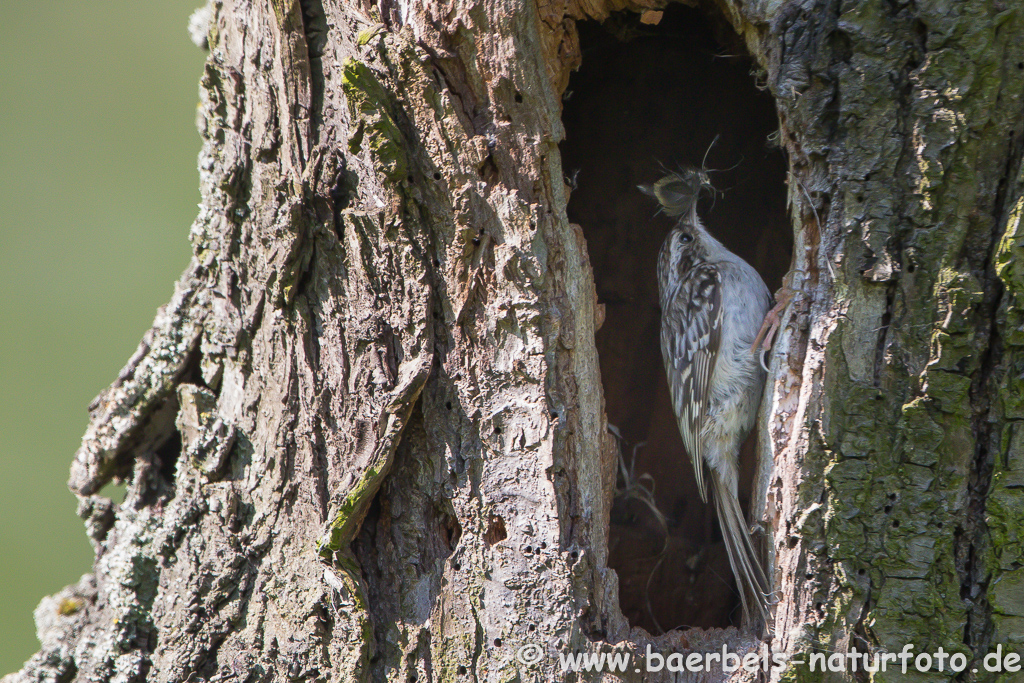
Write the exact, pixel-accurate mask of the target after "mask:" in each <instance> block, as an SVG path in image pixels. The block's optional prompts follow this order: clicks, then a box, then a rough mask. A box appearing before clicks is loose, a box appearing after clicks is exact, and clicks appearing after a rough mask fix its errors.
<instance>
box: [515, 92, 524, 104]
mask: <svg viewBox="0 0 1024 683" xmlns="http://www.w3.org/2000/svg"><path fill="white" fill-rule="evenodd" d="M515 99H516V103H517V104H522V103H523V94H522V93H520V92H517V93H516V95H515Z"/></svg>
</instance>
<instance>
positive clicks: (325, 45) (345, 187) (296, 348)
mask: <svg viewBox="0 0 1024 683" xmlns="http://www.w3.org/2000/svg"><path fill="white" fill-rule="evenodd" d="M660 6H661V5H660V4H659V3H653V2H652V3H647V4H644V3H628V4H627V3H625V2H607V3H605V2H598V1H596V0H595V1H593V2H587V3H582V2H581V3H573V2H541V3H537V4H534V3H522V4H518V3H516V4H509V3H499V2H480V3H465V4H462V3H455V2H452V3H442V2H429V3H410V2H394V3H393V2H382V3H381V4H380V5H376V4H373V3H371V2H365V3H351V4H341V3H339V2H337V1H336V0H303V2H296V1H290V0H274V1H273V2H271V3H269V4H261V3H253V2H249V1H247V0H223V1H221V0H214V1H213V2H212V3H211V6H210V9H211V14H212V17H213V19H212V23H211V25H210V28H209V41H208V42H209V48H210V57H209V59H208V61H207V65H206V69H205V72H204V75H203V78H202V82H201V89H200V94H201V98H202V102H201V106H200V109H199V115H198V125H199V129H200V132H201V134H202V135H203V139H204V144H203V150H202V153H201V155H200V178H201V187H202V194H203V203H202V206H201V208H200V213H199V216H198V218H197V219H196V222H195V223H194V224H193V226H192V230H191V233H190V238H191V240H192V244H193V248H194V258H193V261H192V264H191V265H190V267H189V269H188V271H187V272H186V273H185V274H184V275H183V276H182V279H181V281H180V283H179V285H178V290H177V292H176V294H175V297H174V299H173V300H172V301H171V303H170V304H168V305H167V306H166V307H165V308H164V309H162V311H161V312H160V314H159V315H158V316H157V319H156V321H155V323H154V326H153V328H152V330H151V331H150V332H149V333H148V334H147V336H146V338H145V339H144V341H143V343H142V345H141V346H140V349H139V351H138V353H137V354H136V355H135V357H133V359H132V360H131V361H130V362H129V365H128V366H127V367H126V369H125V370H124V371H123V372H122V374H121V376H120V377H119V378H118V380H117V382H116V383H115V384H114V385H113V386H112V387H111V388H110V389H109V390H108V391H106V392H104V394H102V395H101V396H100V398H99V399H97V401H96V402H95V403H94V404H93V406H92V422H91V424H90V426H89V429H88V431H87V433H86V436H85V438H84V439H83V445H82V448H81V449H80V451H79V453H78V454H77V455H76V458H75V463H74V466H73V469H72V478H71V482H70V484H71V488H72V490H73V491H74V492H75V493H76V494H77V495H78V496H79V497H80V500H81V507H80V512H81V514H82V516H83V517H84V518H85V520H86V526H87V529H88V531H89V534H90V537H91V538H92V539H93V542H94V546H95V548H96V551H97V559H96V565H95V571H94V573H93V574H92V575H90V576H87V577H84V578H83V580H82V581H81V582H80V583H79V584H77V585H76V586H72V587H69V588H67V589H65V590H64V591H63V592H62V593H60V594H58V595H57V596H55V597H54V598H48V599H47V600H44V602H43V603H42V604H41V605H40V608H39V610H38V611H37V623H38V624H39V628H40V639H41V642H42V648H43V649H42V650H41V652H40V653H39V654H37V655H36V656H35V657H34V658H33V659H32V660H31V661H30V662H29V663H28V664H26V667H25V668H24V669H23V670H22V672H20V673H19V674H14V675H13V677H11V678H8V679H5V680H6V681H7V683H14V681H27V680H44V679H45V680H63V681H69V680H76V679H80V680H86V679H89V680H118V681H135V680H142V679H148V680H154V681H156V680H159V681H164V680H166V681H189V680H193V681H194V680H200V679H205V680H213V679H214V678H215V677H216V678H217V679H218V680H220V679H224V678H228V677H237V678H238V679H240V680H271V679H274V680H278V679H284V678H288V679H294V680H298V679H307V678H308V679H317V680H319V679H331V680H345V681H347V680H371V679H372V680H385V679H389V680H402V681H407V680H468V677H469V676H473V677H475V678H477V679H480V680H517V678H518V679H519V680H556V679H560V678H562V674H561V672H560V669H559V667H558V663H559V662H558V657H557V653H558V652H566V651H584V652H599V651H611V650H612V649H617V650H625V651H629V652H631V653H634V654H640V653H643V652H644V651H645V650H646V648H647V647H648V646H649V645H651V646H654V647H655V648H656V649H658V650H660V651H662V652H666V653H667V652H669V651H673V650H674V651H684V652H685V651H690V650H693V651H705V650H710V649H717V648H719V647H720V646H721V645H722V644H727V645H729V646H730V647H731V648H733V649H734V650H738V651H740V652H741V653H742V652H744V651H746V650H748V649H753V648H756V647H757V646H758V645H759V643H758V642H757V641H756V640H755V639H754V638H753V636H752V635H750V634H742V633H740V632H738V631H736V630H735V629H728V630H712V631H708V632H700V631H689V632H686V633H679V632H671V633H669V634H666V635H664V636H661V637H658V638H654V637H651V636H650V635H648V634H646V633H645V632H643V631H641V630H639V629H631V628H630V626H629V625H628V624H627V623H626V621H625V619H624V618H623V617H622V615H621V612H620V611H619V608H618V604H617V595H616V580H615V577H614V574H613V573H612V572H610V571H609V570H608V569H607V567H606V560H607V537H606V536H607V528H608V510H609V504H610V498H611V490H612V488H613V486H614V465H615V463H614V460H613V458H614V454H615V452H616V448H617V447H616V444H615V443H614V440H613V439H612V438H611V437H610V436H609V434H608V433H607V428H606V421H605V418H604V414H603V406H602V393H601V392H602V388H601V380H600V374H599V372H598V364H597V363H598V359H597V355H596V352H595V348H594V330H595V323H596V321H597V320H598V319H599V318H600V315H601V314H600V312H599V311H600V309H599V308H598V307H597V306H596V303H597V302H596V295H595V291H594V284H593V277H592V274H591V272H590V267H589V263H588V260H587V251H586V244H585V242H584V240H583V238H582V233H581V231H580V230H579V228H578V227H576V226H573V225H571V224H569V223H568V221H567V220H566V218H565V204H566V188H565V185H564V184H563V173H562V169H561V166H560V158H559V153H558V148H557V144H558V142H559V141H560V140H561V139H562V137H563V134H564V131H563V130H562V125H561V121H560V106H561V105H560V96H561V94H562V91H563V90H564V88H565V87H566V84H567V82H568V76H569V73H570V72H571V70H572V68H573V67H574V66H575V65H576V64H578V62H579V59H580V53H579V46H578V41H577V37H576V32H575V23H574V22H575V21H577V20H581V19H584V18H588V17H591V18H598V19H601V18H605V17H607V16H608V14H609V13H610V12H611V11H615V10H621V9H628V10H630V11H640V10H643V9H647V8H657V7H660ZM704 9H705V10H706V11H708V12H711V13H717V14H718V15H720V16H722V17H725V19H727V20H728V22H729V23H730V24H731V25H732V26H733V28H734V29H735V30H736V31H737V32H738V33H739V34H740V35H741V36H742V37H743V39H744V40H745V41H746V44H747V46H748V48H749V50H750V52H751V54H752V55H753V56H754V58H755V59H756V60H757V62H758V64H759V65H760V67H761V69H762V70H763V73H762V74H761V77H762V78H763V82H764V83H765V84H766V85H767V87H768V88H769V89H770V90H771V92H772V94H773V95H774V96H775V98H776V101H777V103H778V111H779V116H780V120H781V122H782V130H781V139H782V141H783V144H784V146H785V148H786V150H787V152H788V155H789V159H790V165H791V182H790V184H789V191H790V202H791V204H792V207H793V211H792V213H793V226H794V234H795V239H796V251H795V254H794V263H793V265H794V269H795V270H794V272H793V273H792V276H791V282H792V284H793V285H794V286H796V287H797V288H798V289H799V290H800V296H799V297H798V299H797V301H796V303H795V304H794V305H793V306H792V307H791V308H790V309H789V312H788V315H787V319H786V325H785V326H784V328H783V330H782V334H781V336H780V338H779V339H778V341H777V342H776V350H775V353H774V356H773V360H772V375H771V376H772V381H771V382H770V383H769V386H768V388H767V389H766V401H765V404H764V409H763V416H762V421H761V424H762V441H761V451H762V454H763V455H764V456H765V457H766V458H767V460H766V461H770V462H773V463H774V469H773V470H772V471H770V472H769V471H767V470H766V471H765V472H764V473H763V476H762V477H761V482H762V490H761V492H760V493H761V496H762V497H761V498H760V499H758V500H761V501H763V504H759V505H757V506H756V508H757V510H758V512H761V511H763V512H764V514H765V516H766V519H767V526H768V528H769V534H770V536H771V538H772V539H773V550H774V553H773V555H774V558H775V575H776V578H775V585H776V589H777V593H776V596H775V597H776V601H777V611H776V621H775V639H774V642H773V647H775V648H776V649H778V650H781V651H785V652H789V653H792V654H796V653H806V652H808V651H810V650H812V649H815V648H824V649H826V650H828V651H846V650H847V649H848V648H851V647H854V646H856V647H858V648H859V649H865V648H881V649H885V650H889V651H896V650H899V649H900V648H901V647H902V646H903V644H904V643H909V642H912V643H914V645H915V646H916V647H917V650H918V651H922V650H935V649H936V648H937V647H938V646H940V645H941V646H942V647H944V648H945V649H946V650H947V651H951V650H958V651H963V652H965V653H968V654H969V655H971V656H974V655H977V654H983V653H984V652H985V650H986V649H987V648H988V647H989V646H990V645H993V644H996V643H1004V644H1005V643H1011V642H1019V640H1020V638H1021V637H1022V633H1024V631H1022V623H1024V622H1022V621H1021V620H1022V619H1024V609H1022V608H1021V604H1022V600H1021V597H1020V596H1021V588H1020V586H1021V582H1020V579H1019V576H1018V574H1019V572H1020V571H1021V570H1020V569H1018V568H1017V567H1018V563H1019V561H1020V553H1021V550H1020V545H1019V531H1018V529H1019V521H1018V520H1019V514H1018V511H1019V509H1020V506H1021V501H1020V491H1021V487H1020V485H1019V484H1020V481H1019V480H1020V467H1021V457H1020V455H1021V448H1022V446H1021V444H1022V438H1021V432H1020V427H1019V424H1018V423H1019V421H1020V419H1021V418H1022V417H1024V414H1022V411H1021V405H1022V404H1021V400H1020V393H1021V392H1020V379H1019V377H1020V372H1021V370H1020V366H1021V364H1022V362H1024V361H1022V358H1024V356H1022V351H1021V347H1022V344H1024V337H1022V334H1021V331H1020V327H1021V314H1020V308H1019V303H1020V302H1019V297H1020V296H1021V295H1022V292H1024V278H1022V276H1021V272H1022V271H1021V268H1020V265H1019V264H1020V262H1021V259H1022V258H1024V254H1022V253H1021V252H1022V246H1021V245H1022V237H1021V228H1020V215H1021V204H1022V201H1024V200H1022V199H1021V197H1022V193H1024V182H1022V181H1021V177H1020V175H1019V174H1020V173H1021V169H1020V166H1021V164H1020V156H1021V142H1020V139H1021V134H1022V130H1021V128H1022V120H1021V118H1022V117H1021V113H1020V112H1021V101H1020V98H1021V92H1022V88H1021V85H1022V81H1024V69H1022V68H1021V67H1019V66H1018V65H1019V64H1021V63H1024V54H1021V51H1022V49H1024V48H1022V47H1021V46H1020V45H1019V44H1018V43H1019V41H1016V40H1015V39H1014V36H1016V35H1019V32H1020V22H1021V17H1020V16H1019V12H1018V10H1017V9H1015V8H1008V9H1005V8H1004V9H1001V8H999V7H996V6H994V5H993V6H992V7H989V6H987V5H982V4H980V3H976V4H975V3H967V4H966V5H964V6H963V7H961V8H960V9H959V10H958V11H957V12H955V13H954V12H952V11H950V10H949V9H948V7H947V6H946V5H944V4H943V3H938V2H917V3H913V4H912V5H897V4H891V3H882V2H867V3H855V4H852V5H840V4H839V3H837V2H832V1H828V2H822V3H818V4H811V3H799V2H776V3H742V5H741V4H737V3H732V2H728V1H727V0H722V2H721V3H719V4H717V5H715V6H707V7H705V8H704ZM637 68H638V69H639V68H643V65H640V64H638V65H637ZM111 478H123V479H126V480H127V481H128V482H129V487H128V497H127V499H126V501H125V503H124V504H123V505H121V506H119V507H116V508H114V507H112V506H111V505H110V503H109V501H106V500H105V499H103V498H101V497H99V496H97V495H96V492H97V491H99V490H100V488H101V487H102V486H103V485H104V484H105V483H106V482H108V481H109V480H111ZM531 643H536V644H539V645H541V647H542V649H543V652H544V654H545V657H544V658H543V659H542V660H541V661H540V662H538V663H536V664H524V663H522V661H520V660H519V659H517V656H516V653H517V652H518V651H519V650H520V648H521V647H522V646H524V645H527V644H531ZM786 675H788V676H792V677H795V678H802V677H805V676H811V674H809V673H808V672H807V670H806V669H801V668H800V667H794V668H793V669H792V670H791V671H789V672H788V673H787V674H786ZM659 676H661V677H660V678H659ZM816 676H817V675H815V677H816ZM741 677H742V674H736V675H735V676H734V678H737V679H738V678H741ZM748 677H749V676H748ZM581 678H584V679H587V680H598V679H601V678H602V675H600V674H596V673H595V674H589V675H586V676H581ZM622 678H623V679H624V680H674V676H672V675H670V674H667V673H664V672H663V673H662V674H660V675H650V674H647V673H646V672H640V673H636V672H632V671H627V672H625V673H624V674H623V675H622ZM721 678H722V676H721V674H719V673H713V674H711V675H708V676H694V677H692V678H691V680H719V679H721ZM773 678H776V679H777V678H779V674H778V673H777V672H776V674H773Z"/></svg>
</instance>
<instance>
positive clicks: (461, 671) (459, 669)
mask: <svg viewBox="0 0 1024 683" xmlns="http://www.w3.org/2000/svg"><path fill="white" fill-rule="evenodd" d="M458 672H459V675H460V676H465V675H466V667H464V666H460V667H459V668H458Z"/></svg>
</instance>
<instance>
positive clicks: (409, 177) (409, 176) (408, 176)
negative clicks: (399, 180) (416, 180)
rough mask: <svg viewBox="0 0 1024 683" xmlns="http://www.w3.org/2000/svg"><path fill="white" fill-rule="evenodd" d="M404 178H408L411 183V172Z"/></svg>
mask: <svg viewBox="0 0 1024 683" xmlns="http://www.w3.org/2000/svg"><path fill="white" fill-rule="evenodd" d="M405 179H406V180H408V181H409V182H410V183H411V182H412V173H410V174H409V175H407V176H405Z"/></svg>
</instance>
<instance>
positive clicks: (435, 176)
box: [434, 171, 441, 180]
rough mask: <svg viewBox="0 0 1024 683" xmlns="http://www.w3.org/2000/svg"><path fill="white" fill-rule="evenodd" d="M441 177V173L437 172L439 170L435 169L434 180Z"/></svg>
mask: <svg viewBox="0 0 1024 683" xmlns="http://www.w3.org/2000/svg"><path fill="white" fill-rule="evenodd" d="M440 179H441V174H440V173H437V172H436V171H435V172H434V180H440Z"/></svg>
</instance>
